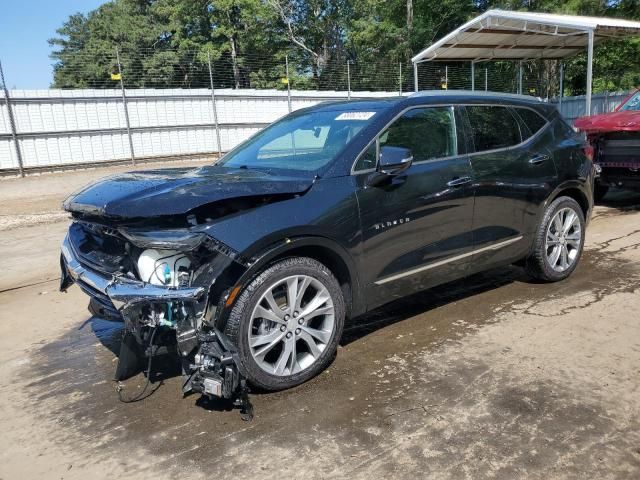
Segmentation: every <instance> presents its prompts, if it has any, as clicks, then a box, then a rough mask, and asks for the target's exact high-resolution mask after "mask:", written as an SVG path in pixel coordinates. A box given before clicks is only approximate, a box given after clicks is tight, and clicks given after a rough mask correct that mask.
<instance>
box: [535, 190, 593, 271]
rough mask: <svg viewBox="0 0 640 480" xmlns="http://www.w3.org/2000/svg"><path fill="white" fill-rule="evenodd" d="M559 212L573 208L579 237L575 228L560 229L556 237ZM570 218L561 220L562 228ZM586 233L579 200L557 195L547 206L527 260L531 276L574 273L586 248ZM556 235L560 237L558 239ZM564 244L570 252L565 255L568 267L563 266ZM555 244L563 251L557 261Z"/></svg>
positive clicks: (570, 210)
mask: <svg viewBox="0 0 640 480" xmlns="http://www.w3.org/2000/svg"><path fill="white" fill-rule="evenodd" d="M560 212H562V213H561V216H562V215H564V214H565V213H566V212H572V213H573V214H574V215H575V219H574V222H573V225H575V226H577V227H578V228H579V232H580V234H579V239H578V240H576V239H575V231H576V229H575V228H571V229H570V230H569V231H568V232H569V233H564V234H562V233H561V234H560V235H559V236H558V235H556V236H555V237H554V232H555V231H556V230H557V227H558V225H557V224H556V223H555V221H556V217H557V216H558V214H559V213H560ZM564 218H565V219H567V222H568V220H571V219H572V218H573V217H570V216H568V217H564ZM561 220H562V218H561ZM552 222H554V225H551V223H552ZM567 222H561V224H562V227H563V228H561V229H560V230H561V231H563V230H564V226H565V223H567ZM584 237H585V221H584V214H583V212H582V208H581V207H580V205H578V202H576V201H575V200H574V199H573V198H570V197H559V198H557V199H555V200H554V201H553V202H552V203H551V204H550V205H549V206H548V207H547V209H546V210H545V213H544V215H543V217H542V221H541V222H540V225H539V226H538V230H537V232H536V237H535V243H534V248H533V252H532V253H531V255H530V256H529V257H528V258H527V261H526V270H527V272H528V273H529V275H531V276H532V277H534V278H536V279H538V280H542V281H545V282H557V281H559V280H564V279H565V278H567V277H568V276H569V275H571V274H572V273H573V271H574V270H575V269H576V267H577V265H578V263H579V261H580V257H581V255H582V250H583V248H584ZM555 238H558V241H557V242H556V240H555ZM569 238H571V240H569ZM547 241H549V243H547ZM563 246H566V249H567V252H568V254H567V257H566V258H567V263H568V265H567V266H566V268H563V267H565V265H564V256H563V253H562V247H563ZM556 247H558V248H560V252H561V253H560V255H559V256H558V258H557V259H556V262H557V263H556V264H555V265H552V262H553V260H554V258H555V257H554V253H555V252H556ZM569 261H570V262H569Z"/></svg>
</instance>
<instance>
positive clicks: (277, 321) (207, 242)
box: [61, 92, 594, 395]
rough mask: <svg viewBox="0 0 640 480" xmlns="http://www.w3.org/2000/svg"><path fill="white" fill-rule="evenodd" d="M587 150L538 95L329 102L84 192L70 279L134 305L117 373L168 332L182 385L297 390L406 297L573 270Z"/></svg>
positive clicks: (69, 246)
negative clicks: (206, 155) (199, 155)
mask: <svg viewBox="0 0 640 480" xmlns="http://www.w3.org/2000/svg"><path fill="white" fill-rule="evenodd" d="M585 147H586V145H585V143H584V142H583V140H582V139H581V138H579V137H578V136H577V135H576V134H575V132H574V131H573V130H572V129H571V128H570V127H569V126H568V125H567V124H566V123H565V122H564V121H563V119H562V118H561V117H560V115H559V114H558V112H557V110H556V108H555V107H554V106H552V105H548V104H545V103H542V102H539V101H536V100H534V99H532V98H529V97H523V96H515V95H504V94H479V93H471V92H455V93H454V92H450V93H447V92H444V93H443V92H424V93H419V94H415V95H412V96H410V97H404V98H403V97H398V98H393V99H382V100H366V101H349V102H347V101H345V102H335V103H324V104H320V105H317V106H314V107H311V108H307V109H304V110H299V111H296V112H294V113H292V114H290V115H288V116H286V117H284V118H283V119H281V120H279V121H277V122H275V123H274V124H272V125H271V126H269V127H267V128H265V129H264V130H262V131H260V132H259V133H257V134H256V135H254V136H253V137H252V138H250V139H249V140H247V141H246V142H244V143H242V144H241V145H240V146H238V147H237V148H235V149H234V150H232V151H231V152H229V153H227V154H226V155H225V156H224V157H223V158H222V159H221V160H220V161H219V162H217V163H216V164H215V165H212V166H206V167H203V168H196V169H186V168H176V169H168V170H156V171H144V172H133V173H128V174H123V175H117V176H113V177H109V178H107V179H104V180H102V181H99V182H97V183H95V184H93V185H90V186H88V187H86V188H83V189H82V190H81V191H79V192H77V193H75V194H74V195H72V196H70V197H69V198H68V199H67V200H66V201H65V202H64V208H65V209H66V210H67V211H69V212H71V213H72V215H73V223H72V225H71V226H70V228H69V233H68V235H67V237H66V239H65V240H64V244H63V246H62V258H61V263H62V271H63V275H62V285H61V289H62V290H65V289H66V288H67V287H69V286H70V285H71V284H72V283H74V282H75V283H77V284H78V285H79V287H80V288H81V289H82V290H84V291H85V292H86V293H87V294H88V295H89V296H90V297H91V303H90V310H91V311H92V313H94V314H96V315H99V316H102V317H107V318H112V319H120V320H124V322H125V331H126V332H127V333H126V334H125V337H124V339H123V342H122V353H121V355H120V366H119V368H118V372H117V376H118V377H119V378H125V377H127V376H128V375H130V374H132V373H133V371H134V370H135V369H133V367H132V365H137V366H138V367H137V368H138V370H137V371H140V368H141V367H144V365H145V363H144V362H143V360H144V358H145V356H146V355H149V354H150V353H151V354H153V352H154V348H153V347H158V346H163V347H167V348H168V349H169V350H170V351H175V352H176V353H177V355H178V356H179V357H180V358H181V359H182V363H183V371H184V379H185V381H184V385H185V387H184V388H185V391H188V390H193V389H195V390H198V391H202V392H205V393H207V394H210V395H222V394H225V392H227V391H229V389H230V388H233V387H234V386H237V385H238V378H240V379H242V378H243V377H246V379H248V381H249V382H250V384H252V385H254V386H257V387H260V388H262V389H267V390H276V389H282V388H287V387H291V386H294V385H297V384H300V383H302V382H304V381H306V380H308V379H309V378H311V377H313V376H314V375H316V374H317V373H318V372H320V371H321V370H322V369H324V368H325V367H326V366H327V365H328V363H329V362H330V361H331V358H332V356H333V355H334V354H335V352H336V347H337V345H338V342H339V340H340V336H341V333H342V330H343V326H344V324H345V321H346V320H347V319H351V318H354V317H356V316H358V315H361V314H363V313H365V312H367V311H369V310H371V309H374V308H376V307H378V306H380V305H382V304H384V303H386V302H389V301H391V300H393V299H397V298H398V297H401V296H406V295H409V294H411V293H413V292H416V291H419V290H422V289H425V288H428V287H431V286H434V285H436V284H442V283H444V282H449V281H452V280H454V279H458V278H461V277H464V276H467V275H471V274H473V273H475V272H479V271H481V270H486V269H489V268H493V267H497V266H500V265H506V264H510V263H515V262H521V264H522V265H524V266H525V267H526V269H527V270H528V271H529V272H530V274H531V275H533V276H534V277H535V278H537V279H541V280H544V281H557V280H562V279H564V278H566V277H567V276H569V275H570V274H571V273H572V272H573V270H574V269H575V268H576V265H577V264H578V261H579V259H580V255H581V253H582V248H583V243H584V234H585V226H586V222H587V219H588V218H589V215H590V212H591V208H592V198H593V193H592V189H593V178H594V168H593V165H592V162H591V161H590V160H589V159H588V158H587V156H586V155H585ZM213 339H215V340H216V341H215V342H213ZM150 346H151V348H150ZM132 359H133V360H132ZM123 364H125V365H123Z"/></svg>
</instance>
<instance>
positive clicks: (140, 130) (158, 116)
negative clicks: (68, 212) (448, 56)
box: [0, 89, 397, 170]
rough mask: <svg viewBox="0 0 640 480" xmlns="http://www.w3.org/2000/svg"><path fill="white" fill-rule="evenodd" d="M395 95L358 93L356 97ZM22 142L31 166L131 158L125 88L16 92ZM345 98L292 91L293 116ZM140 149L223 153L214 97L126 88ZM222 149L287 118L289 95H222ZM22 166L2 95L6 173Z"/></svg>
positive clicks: (1, 153)
mask: <svg viewBox="0 0 640 480" xmlns="http://www.w3.org/2000/svg"><path fill="white" fill-rule="evenodd" d="M391 95H397V93H396V92H389V93H386V92H352V94H351V98H352V99H355V98H363V97H388V96H391ZM9 97H10V99H11V104H12V107H13V115H14V118H15V123H16V128H17V132H18V143H19V146H20V149H21V152H22V159H23V164H24V166H25V168H29V167H44V166H60V165H65V164H78V163H80V164H82V163H87V164H89V163H96V162H101V161H107V160H118V159H128V158H129V157H130V150H129V140H128V138H127V131H126V122H125V116H124V108H123V102H122V94H121V92H120V90H12V91H11V92H10V93H9ZM346 97H347V94H346V92H331V91H328V92H317V91H296V92H292V98H291V107H292V110H297V109H299V108H304V107H308V106H311V105H315V104H316V103H318V102H322V101H328V100H341V99H346ZM127 105H128V111H129V119H130V124H131V132H132V140H133V150H134V153H135V156H136V157H137V158H141V157H164V156H171V155H184V154H198V153H211V152H216V151H217V150H218V145H217V143H216V134H215V128H214V119H213V102H212V98H211V91H210V90H207V89H197V90H142V89H141V90H127ZM216 108H217V112H218V123H219V125H220V143H221V148H222V151H227V150H229V149H230V148H233V147H234V146H235V145H237V144H238V143H239V142H241V141H243V140H245V139H246V138H248V137H249V136H250V135H252V134H253V133H255V132H256V131H258V130H259V129H260V128H263V127H264V126H265V125H268V124H269V123H271V122H273V121H274V120H276V119H278V118H280V117H282V116H283V115H286V114H287V113H288V111H289V109H288V100H287V92H286V91H285V92H283V91H278V90H216ZM17 167H18V160H17V157H16V153H15V148H14V145H13V140H12V137H11V129H10V123H9V115H8V110H7V107H6V102H5V99H4V95H3V94H2V93H1V92H0V170H6V169H15V168H17Z"/></svg>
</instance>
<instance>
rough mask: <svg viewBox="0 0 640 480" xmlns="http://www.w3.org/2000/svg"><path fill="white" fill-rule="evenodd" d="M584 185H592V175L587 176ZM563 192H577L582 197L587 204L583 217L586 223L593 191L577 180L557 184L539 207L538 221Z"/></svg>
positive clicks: (589, 213)
mask: <svg viewBox="0 0 640 480" xmlns="http://www.w3.org/2000/svg"><path fill="white" fill-rule="evenodd" d="M592 172H593V167H592ZM586 183H587V185H588V186H589V187H590V186H592V185H593V173H590V174H589V175H588V181H587V182H586ZM565 190H578V191H579V192H580V193H581V194H582V196H583V197H584V198H583V200H584V201H586V202H587V214H586V215H585V222H587V223H588V222H589V217H590V216H591V211H592V210H593V189H592V188H586V187H585V184H584V183H581V182H580V181H579V180H565V181H564V182H562V183H560V184H558V185H557V186H556V188H554V189H553V191H552V192H551V193H550V194H549V196H548V197H547V199H546V200H545V201H544V202H543V203H542V204H541V205H540V210H539V212H538V219H540V217H541V216H542V214H543V212H544V211H545V210H546V209H547V207H548V206H549V204H550V203H551V202H552V201H553V200H554V199H555V198H556V197H557V196H558V195H559V194H560V193H562V192H563V191H565Z"/></svg>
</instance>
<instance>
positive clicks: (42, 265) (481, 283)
mask: <svg viewBox="0 0 640 480" xmlns="http://www.w3.org/2000/svg"><path fill="white" fill-rule="evenodd" d="M168 166H171V165H168ZM154 168H155V166H154ZM111 171H113V169H110V170H93V171H84V172H67V173H63V174H52V175H43V176H41V177H34V178H28V179H26V180H22V179H11V180H0V258H1V259H2V263H3V275H2V277H0V378H2V382H1V383H0V404H1V405H2V407H1V408H0V431H1V432H2V434H1V435H0V479H2V480H6V479H14V478H18V479H30V478H47V479H49V478H55V479H86V478H92V479H102V478H105V479H113V478H125V477H126V478H154V479H165V478H166V479H176V478H179V479H192V478H193V479H200V478H213V477H216V478H273V479H277V478H305V479H316V478H347V477H348V478H350V479H360V478H362V479H367V480H370V479H372V478H385V479H386V478H450V479H461V478H471V479H478V478H504V479H513V478H524V477H526V478H534V479H535V478H540V479H543V478H544V479H548V478H598V479H608V478H616V479H619V478H629V479H637V478H640V295H639V293H640V195H639V194H635V195H634V194H629V193H624V192H613V193H612V194H611V195H610V196H609V197H608V198H607V199H606V200H605V202H604V204H603V205H601V206H598V207H597V209H596V212H595V214H594V217H593V219H592V222H591V224H590V226H589V228H588V235H587V244H586V250H585V253H584V256H583V258H582V263H581V265H580V266H579V268H578V269H577V271H576V272H575V274H574V275H573V276H572V277H571V278H570V279H569V280H567V281H564V282H562V283H558V284H539V283H534V282H532V281H531V280H530V279H528V278H527V277H526V276H525V275H524V273H523V272H522V271H521V270H520V269H518V268H516V267H509V268H503V269H500V270H494V271H491V272H488V273H485V274H482V275H476V276H474V277H472V278H469V279H466V280H464V281H460V282H455V283H452V284H448V285H444V286H442V287H438V288H436V289H434V290H430V291H427V292H424V293H421V294H418V295H414V296H412V297H411V298H408V299H404V300H402V301H398V302H395V303H393V304H391V305H388V306H386V307H384V308H382V309H379V310H377V311H375V312H373V313H371V314H369V315H367V316H366V317H364V318H361V319H358V320H357V321H355V322H354V323H352V324H351V325H350V326H348V328H347V330H346V332H345V338H344V340H343V342H342V345H341V347H340V349H339V351H338V355H337V357H336V359H335V361H334V362H333V364H332V365H331V367H330V368H329V369H328V370H327V371H325V372H324V373H322V374H321V375H319V376H318V377H317V378H315V379H314V380H312V381H310V382H308V383H307V384H305V385H302V386H301V387H298V388H295V389H292V390H289V391H285V392H279V393H275V394H255V395H253V396H252V399H253V403H254V406H255V409H256V418H255V419H254V421H253V422H250V423H245V422H242V421H241V419H240V415H239V414H238V412H237V411H230V410H229V409H228V408H226V406H225V405H224V404H219V403H208V402H203V401H202V400H200V399H199V398H198V397H197V396H189V397H186V398H182V396H181V394H180V391H179V390H180V387H179V379H178V378H177V377H176V376H175V374H176V372H175V371H174V370H173V369H171V368H170V364H169V362H165V363H166V369H165V374H164V380H163V383H162V385H161V386H160V387H159V389H158V390H157V391H156V392H155V393H154V394H153V395H152V396H150V397H149V398H147V399H145V400H144V401H142V402H137V403H133V404H123V403H120V402H119V401H118V397H117V395H116V392H115V391H114V387H115V385H114V382H113V381H112V380H111V379H112V376H113V371H114V368H115V354H114V351H117V348H118V341H119V334H120V328H121V325H120V324H118V323H113V322H107V321H104V320H100V319H98V318H92V317H90V315H89V313H88V312H87V309H86V305H87V299H86V297H85V296H84V295H83V294H82V293H81V292H80V291H79V290H78V289H77V288H72V289H71V290H70V291H69V292H68V293H66V294H62V293H59V292H58V291H57V282H58V268H59V267H58V249H59V244H60V242H61V240H62V236H63V235H64V231H65V229H66V227H67V219H66V216H65V215H64V214H62V213H61V212H60V210H59V205H60V202H61V200H62V199H63V198H64V196H65V195H66V194H67V193H69V192H70V191H73V190H75V189H76V188H78V187H79V186H81V185H82V184H84V183H85V182H87V181H89V180H91V179H92V178H97V177H100V176H103V175H106V174H107V173H110V172H111ZM142 384H143V379H142V378H141V377H136V378H134V379H131V380H129V381H127V382H126V389H127V390H126V391H127V392H128V393H130V394H133V393H135V392H136V391H138V390H137V389H138V388H140V387H141V386H142Z"/></svg>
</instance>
